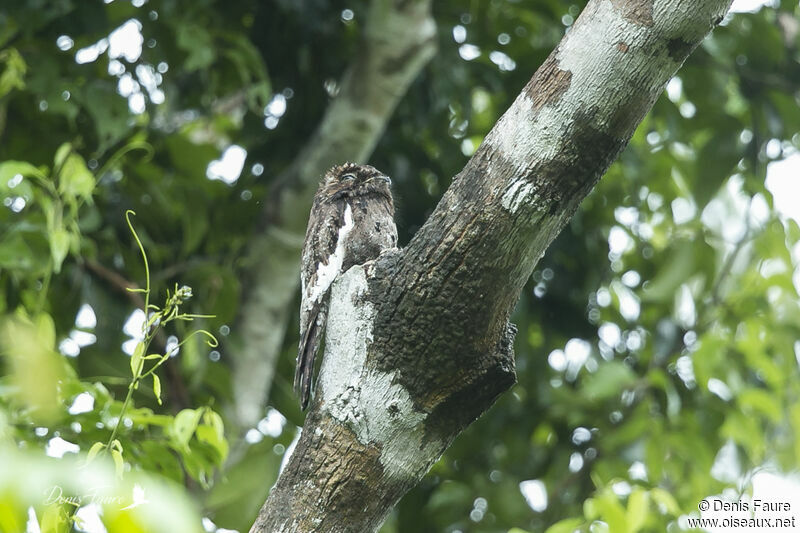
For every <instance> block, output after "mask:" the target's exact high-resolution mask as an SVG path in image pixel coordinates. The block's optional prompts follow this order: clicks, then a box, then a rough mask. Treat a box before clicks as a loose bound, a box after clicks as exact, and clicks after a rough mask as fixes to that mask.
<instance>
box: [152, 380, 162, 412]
mask: <svg viewBox="0 0 800 533" xmlns="http://www.w3.org/2000/svg"><path fill="white" fill-rule="evenodd" d="M153 394H155V395H156V400H158V405H161V380H160V379H158V376H157V375H156V374H155V373H153Z"/></svg>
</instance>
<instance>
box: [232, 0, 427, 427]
mask: <svg viewBox="0 0 800 533" xmlns="http://www.w3.org/2000/svg"><path fill="white" fill-rule="evenodd" d="M430 7H431V0H373V2H372V4H371V6H370V12H369V16H368V19H367V22H366V29H365V35H364V43H363V45H362V46H361V47H360V51H359V54H358V55H357V56H356V57H355V58H354V59H353V62H352V63H351V65H350V66H349V67H348V69H347V71H346V73H345V74H344V78H343V80H342V83H341V90H340V92H339V94H338V96H337V97H336V98H335V99H334V100H333V101H332V102H331V104H330V106H329V107H328V109H327V112H326V113H325V116H324V117H323V119H322V122H321V123H320V125H319V127H318V129H317V131H316V132H315V133H314V135H313V136H312V138H311V139H310V140H309V142H308V143H307V144H306V146H305V147H304V148H303V150H302V151H301V152H300V153H299V154H298V156H297V158H296V159H295V160H294V162H293V163H292V165H291V166H290V167H289V168H288V169H287V171H286V172H285V173H284V174H283V175H282V176H281V177H280V179H279V183H280V186H279V188H278V190H277V191H274V192H273V194H271V196H270V198H271V202H270V203H269V204H268V205H267V208H266V211H265V213H264V224H263V226H264V230H263V231H262V233H261V234H260V235H258V236H257V237H255V238H254V239H253V241H252V243H251V245H250V247H249V249H248V253H247V256H246V257H245V259H244V260H243V262H242V265H240V266H241V267H243V269H244V271H245V272H246V277H247V278H249V280H248V283H246V285H245V286H246V292H245V296H244V298H245V299H244V301H243V303H242V306H241V314H240V318H239V322H238V324H237V328H235V330H236V331H237V337H236V338H234V339H232V341H231V342H230V343H229V348H230V349H231V351H232V355H233V361H234V391H235V395H236V398H235V405H236V411H237V412H236V416H237V419H238V420H239V423H240V425H241V426H243V427H247V426H252V425H253V424H254V423H255V422H257V421H258V420H259V419H260V418H261V416H263V408H264V402H265V400H266V398H267V396H268V394H269V388H270V384H271V383H272V379H273V374H274V369H275V363H276V360H277V357H278V354H279V353H280V348H281V345H282V343H283V338H284V333H285V331H286V324H287V322H288V313H289V312H290V310H291V309H292V308H293V306H292V301H293V299H294V296H295V293H296V291H297V287H298V286H299V284H300V277H299V272H300V249H301V247H302V244H303V237H304V235H305V227H306V221H307V220H308V212H309V209H310V208H311V200H312V198H313V196H314V192H315V191H316V188H317V185H318V183H319V180H320V177H321V176H322V175H323V174H324V172H325V171H326V170H327V169H328V168H330V167H331V166H333V165H334V164H337V163H341V162H343V161H353V162H363V161H365V160H366V159H367V158H368V157H369V155H370V154H371V153H372V150H373V149H374V147H375V144H376V143H377V142H378V139H379V138H380V136H381V134H382V133H383V129H384V127H385V125H386V123H387V122H388V121H389V118H390V117H391V115H392V113H393V112H394V109H395V107H396V105H397V103H398V102H399V100H400V99H401V98H402V96H403V95H404V94H405V93H406V90H407V89H408V86H409V85H410V84H411V82H412V81H413V80H414V79H415V78H416V77H417V74H419V71H420V70H421V69H422V67H423V66H424V65H425V64H426V63H427V62H428V61H429V60H430V59H431V58H432V57H433V55H434V53H435V48H436V45H435V35H436V27H435V24H434V21H433V18H432V17H431V13H430Z"/></svg>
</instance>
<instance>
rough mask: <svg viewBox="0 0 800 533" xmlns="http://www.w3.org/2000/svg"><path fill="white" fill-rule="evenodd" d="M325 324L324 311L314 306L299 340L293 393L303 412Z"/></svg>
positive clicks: (319, 306)
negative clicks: (298, 400) (306, 326)
mask: <svg viewBox="0 0 800 533" xmlns="http://www.w3.org/2000/svg"><path fill="white" fill-rule="evenodd" d="M324 323H325V309H324V306H321V305H319V304H317V305H315V306H314V308H313V309H312V310H311V313H310V316H309V323H308V328H307V329H306V330H305V332H303V336H302V337H301V338H300V346H299V347H298V350H297V366H296V367H295V372H294V392H295V394H297V397H298V398H299V399H300V408H301V409H303V410H305V409H306V407H308V402H309V401H310V400H311V383H312V380H313V378H314V359H315V357H316V355H317V350H318V348H319V341H320V337H321V336H322V335H321V334H322V324H324Z"/></svg>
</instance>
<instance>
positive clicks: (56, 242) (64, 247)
mask: <svg viewBox="0 0 800 533" xmlns="http://www.w3.org/2000/svg"><path fill="white" fill-rule="evenodd" d="M71 240H72V236H71V235H70V233H69V232H68V231H67V230H65V229H63V228H59V229H56V230H54V231H51V232H50V254H51V256H52V258H53V272H55V273H56V274H58V273H59V272H61V265H62V264H63V263H64V259H66V257H67V254H68V253H69V245H70V241H71Z"/></svg>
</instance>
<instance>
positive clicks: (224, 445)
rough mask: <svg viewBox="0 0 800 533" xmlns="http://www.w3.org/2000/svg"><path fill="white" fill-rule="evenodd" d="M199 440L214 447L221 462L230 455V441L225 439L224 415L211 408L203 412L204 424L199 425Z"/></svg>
mask: <svg viewBox="0 0 800 533" xmlns="http://www.w3.org/2000/svg"><path fill="white" fill-rule="evenodd" d="M197 440H199V441H200V442H205V443H207V444H209V445H210V446H211V447H213V448H214V449H215V450H216V451H217V453H218V456H219V461H218V462H219V464H222V463H223V462H224V461H225V459H226V458H227V457H228V442H227V441H226V440H225V428H224V427H223V422H222V417H221V416H219V415H218V414H217V413H215V412H214V411H212V410H211V409H208V410H206V412H205V413H204V414H203V424H201V425H199V426H198V427H197Z"/></svg>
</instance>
